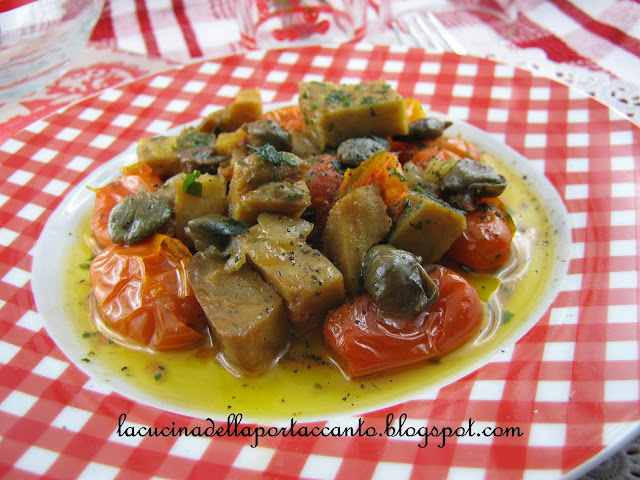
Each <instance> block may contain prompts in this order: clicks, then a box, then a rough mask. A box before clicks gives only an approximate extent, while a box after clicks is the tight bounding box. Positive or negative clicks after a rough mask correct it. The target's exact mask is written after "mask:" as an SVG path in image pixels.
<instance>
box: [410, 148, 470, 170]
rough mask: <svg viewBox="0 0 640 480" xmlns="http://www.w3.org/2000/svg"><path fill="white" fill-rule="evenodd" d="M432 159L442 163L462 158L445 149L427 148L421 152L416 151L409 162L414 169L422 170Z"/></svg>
mask: <svg viewBox="0 0 640 480" xmlns="http://www.w3.org/2000/svg"><path fill="white" fill-rule="evenodd" d="M433 158H437V159H438V160H440V163H444V162H446V161H447V160H450V159H453V160H460V159H461V158H462V157H460V155H458V154H457V153H455V152H452V151H451V150H447V149H446V148H439V147H427V148H423V149H422V150H418V151H417V152H416V153H415V154H414V155H413V157H412V158H411V161H412V162H413V163H414V164H415V165H416V167H418V168H421V169H422V170H424V169H425V167H426V166H427V165H428V164H429V162H430V161H431V160H432V159H433Z"/></svg>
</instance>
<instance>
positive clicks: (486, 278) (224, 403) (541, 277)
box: [65, 159, 558, 421]
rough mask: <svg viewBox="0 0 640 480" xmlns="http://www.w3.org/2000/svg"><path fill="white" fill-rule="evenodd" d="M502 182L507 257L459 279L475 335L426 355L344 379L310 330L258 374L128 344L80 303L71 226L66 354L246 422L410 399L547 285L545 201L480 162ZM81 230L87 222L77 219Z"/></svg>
mask: <svg viewBox="0 0 640 480" xmlns="http://www.w3.org/2000/svg"><path fill="white" fill-rule="evenodd" d="M489 161H490V163H493V162H495V164H494V165H493V166H494V167H495V168H496V170H497V171H499V172H500V173H502V174H503V175H505V176H506V177H507V179H508V181H509V186H508V187H507V190H506V191H505V193H503V195H502V198H503V199H504V201H505V203H506V204H507V205H508V206H509V207H510V209H511V210H512V212H511V214H512V217H513V220H514V222H515V224H516V225H517V233H516V236H515V238H514V248H513V250H514V252H513V253H512V257H513V258H512V261H511V262H510V264H509V265H508V266H507V267H505V269H504V270H503V271H502V272H498V273H497V274H495V275H478V274H470V275H467V276H468V277H469V278H470V280H471V281H472V284H473V285H474V286H475V287H476V289H477V290H478V292H479V293H480V296H481V298H483V299H484V300H489V302H488V303H487V308H486V311H487V314H486V315H485V317H486V318H485V324H484V326H483V328H482V330H481V331H480V332H479V333H478V335H477V338H475V339H474V340H472V341H470V342H469V343H468V344H466V345H464V346H463V347H461V348H459V349H458V350H456V351H454V352H452V353H450V354H448V355H446V356H443V357H441V358H439V359H437V360H435V361H427V362H424V363H422V364H419V365H415V366H412V367H410V368H406V369H402V370H397V371H393V372H390V373H385V374H378V375H373V376H368V377H364V378H356V379H347V378H345V376H344V375H343V374H342V372H341V371H340V369H339V368H338V367H337V366H336V365H335V364H334V363H333V362H332V361H331V358H330V355H329V352H328V351H327V350H326V348H325V347H324V345H323V340H322V336H321V334H320V333H319V332H314V333H313V334H311V335H310V336H308V337H306V338H303V339H300V340H298V341H296V342H294V343H293V344H292V346H291V348H290V350H289V352H288V353H287V354H286V355H285V356H284V357H283V358H282V359H281V360H280V362H279V363H278V364H277V365H276V366H275V367H274V368H272V369H270V370H269V371H268V372H266V373H265V374H264V375H262V376H259V377H236V376H233V375H232V374H230V373H229V372H228V371H227V370H226V369H225V368H224V367H223V366H221V365H220V364H219V363H218V362H217V360H216V357H215V351H214V350H213V349H211V348H207V347H201V348H196V349H193V350H188V351H178V352H163V353H157V352H153V353H152V352H149V351H146V350H143V349H140V350H136V349H131V348H127V347H125V346H123V345H120V344H118V343H116V342H113V341H108V340H107V339H106V338H105V337H103V336H102V335H101V334H100V333H99V332H98V331H97V328H96V325H95V324H94V323H93V321H92V318H91V315H90V313H89V308H88V300H87V299H88V298H89V297H90V293H91V286H90V280H89V270H88V268H87V262H88V260H87V259H90V258H91V255H92V252H91V249H90V247H89V246H88V242H86V241H83V240H82V239H83V238H85V239H86V238H87V237H88V236H89V233H88V232H87V231H83V232H79V237H80V238H81V240H80V241H79V245H78V246H77V248H73V249H72V251H71V252H69V254H68V255H69V258H68V263H67V264H68V265H69V275H68V277H67V278H66V279H65V280H66V282H67V288H66V291H67V292H68V295H69V298H68V299H66V300H68V302H65V303H66V304H68V305H70V308H69V312H68V318H69V321H70V322H73V328H74V330H75V332H76V334H77V335H78V338H82V341H83V342H86V354H85V355H83V356H82V357H81V358H73V359H72V360H73V361H75V362H76V363H78V364H80V362H85V363H91V365H92V366H96V367H97V369H96V371H99V372H101V373H100V374H99V375H100V376H101V377H103V378H102V380H104V381H105V382H107V383H108V384H110V385H112V387H113V389H114V390H115V391H118V392H119V393H121V394H123V395H125V396H129V397H131V398H133V399H135V400H139V401H142V402H145V403H150V404H152V405H154V406H156V407H159V408H164V409H166V410H169V411H173V412H177V413H185V414H190V415H194V416H197V417H202V418H204V417H210V418H212V419H226V418H227V416H228V415H229V414H231V413H236V414H242V415H243V417H244V418H245V419H246V420H247V421H282V420H288V419H290V418H294V419H299V420H311V419H322V418H329V417H332V416H336V415H348V414H356V413H359V412H364V411H370V410H372V409H375V408H379V407H382V406H385V405H390V404H394V403H397V402H399V401H402V400H405V399H409V398H412V397H414V396H416V395H419V393H420V392H421V391H423V390H424V389H428V388H431V387H433V388H436V387H440V386H442V385H445V384H447V383H450V382H451V381H453V380H455V379H457V378H460V377H461V376H463V375H465V374H468V373H470V372H471V371H473V369H475V368H477V367H478V366H480V365H482V363H486V362H488V361H489V360H490V359H491V358H492V356H493V355H494V354H495V353H496V352H498V351H499V350H500V349H504V348H505V347H506V346H508V345H510V344H512V343H514V342H515V341H516V340H517V339H518V337H519V336H520V335H522V333H523V331H522V326H523V323H526V322H527V321H528V319H529V317H530V315H531V314H532V313H533V312H534V311H535V309H536V308H537V306H538V297H536V296H535V295H531V292H542V291H545V290H546V289H548V288H549V285H550V284H551V282H552V280H553V279H552V275H553V270H554V269H553V266H554V263H555V262H557V261H558V260H557V259H556V245H555V238H556V233H555V232H554V226H553V224H552V222H551V221H550V219H549V216H548V214H547V211H546V210H545V204H544V201H543V199H542V198H540V197H539V196H538V194H537V193H536V191H535V189H534V188H533V187H532V186H531V185H530V184H529V182H528V181H527V179H526V178H524V177H523V176H521V175H520V174H518V173H517V172H515V171H512V170H510V169H508V168H507V166H506V165H504V164H503V163H502V162H499V161H496V160H492V159H489ZM84 224H85V225H87V228H88V221H87V222H84Z"/></svg>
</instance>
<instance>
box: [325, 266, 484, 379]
mask: <svg viewBox="0 0 640 480" xmlns="http://www.w3.org/2000/svg"><path fill="white" fill-rule="evenodd" d="M429 276H430V277H431V278H432V279H433V281H434V282H435V284H436V285H438V288H439V289H440V296H439V297H438V299H437V300H436V302H435V303H434V304H433V305H431V307H429V308H428V309H427V310H425V311H424V312H422V313H419V314H418V315H417V316H416V317H415V318H406V317H405V318H402V317H390V316H389V315H385V314H383V313H382V312H381V311H380V310H379V309H378V307H377V306H376V304H375V303H374V302H373V300H372V299H371V297H370V295H369V294H368V293H364V294H361V295H359V296H358V297H356V298H354V299H353V300H351V301H349V302H347V303H345V304H344V305H342V306H341V307H339V308H338V309H336V310H334V311H333V312H331V313H330V314H329V315H328V316H327V319H326V321H325V324H324V328H323V335H324V338H325V341H326V342H327V344H328V345H329V347H330V348H331V351H332V352H333V354H334V355H335V357H336V361H337V362H338V364H339V365H340V367H341V368H342V369H343V370H344V372H345V373H346V374H347V375H349V376H350V377H359V376H362V375H368V374H372V373H378V372H382V371H385V370H389V369H393V368H398V367H402V366H405V365H409V364H413V363H417V362H421V361H424V360H426V359H429V358H435V357H438V356H441V355H443V354H445V353H448V352H451V351H452V350H454V349H456V348H458V347H459V346H461V345H462V344H464V343H465V342H467V341H468V340H469V339H470V338H471V337H472V336H473V335H474V333H475V332H476V331H477V330H478V328H479V327H480V324H481V323H482V318H483V310H482V303H481V302H480V299H479V297H478V294H477V293H476V291H475V289H474V288H473V287H472V286H471V284H469V282H467V281H466V280H465V279H464V278H463V277H462V276H460V275H458V274H457V273H455V272H453V271H452V270H449V269H447V268H445V267H438V268H436V269H434V270H431V271H430V272H429Z"/></svg>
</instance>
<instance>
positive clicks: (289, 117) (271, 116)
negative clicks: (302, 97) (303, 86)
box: [262, 105, 305, 130]
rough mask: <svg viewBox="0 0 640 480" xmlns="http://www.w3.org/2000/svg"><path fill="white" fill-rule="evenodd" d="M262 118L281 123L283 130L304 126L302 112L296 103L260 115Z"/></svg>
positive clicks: (298, 128) (297, 128)
mask: <svg viewBox="0 0 640 480" xmlns="http://www.w3.org/2000/svg"><path fill="white" fill-rule="evenodd" d="M262 118H266V119H268V120H275V121H276V122H279V123H280V124H281V125H282V128H284V129H285V130H300V129H302V128H304V127H305V124H304V119H303V118H302V113H301V112H300V107H299V106H298V105H290V106H287V107H282V108H277V109H276V110H272V111H270V112H267V113H265V114H263V115H262Z"/></svg>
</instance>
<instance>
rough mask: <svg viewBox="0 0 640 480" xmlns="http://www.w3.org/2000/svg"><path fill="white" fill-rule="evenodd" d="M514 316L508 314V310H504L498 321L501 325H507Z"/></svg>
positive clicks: (510, 313) (511, 313)
mask: <svg viewBox="0 0 640 480" xmlns="http://www.w3.org/2000/svg"><path fill="white" fill-rule="evenodd" d="M514 316H515V313H513V312H510V311H509V310H505V311H504V312H502V315H501V316H500V321H501V322H502V323H508V322H509V320H511V319H512V318H513V317H514Z"/></svg>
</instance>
